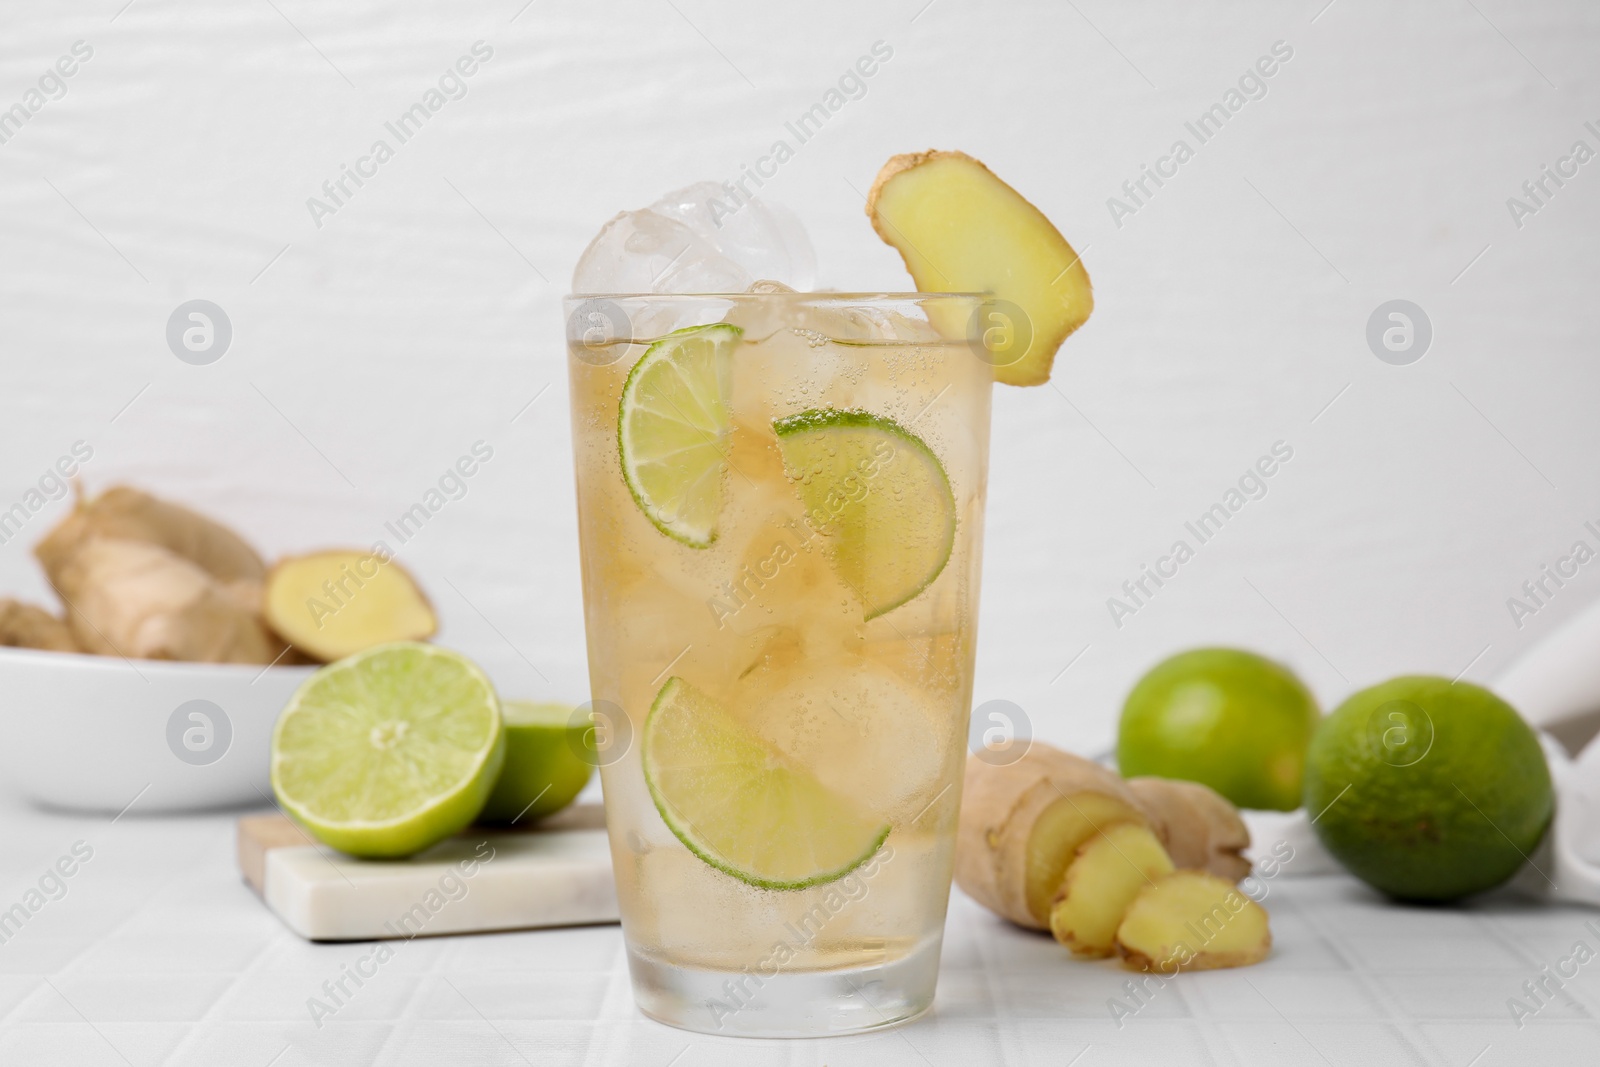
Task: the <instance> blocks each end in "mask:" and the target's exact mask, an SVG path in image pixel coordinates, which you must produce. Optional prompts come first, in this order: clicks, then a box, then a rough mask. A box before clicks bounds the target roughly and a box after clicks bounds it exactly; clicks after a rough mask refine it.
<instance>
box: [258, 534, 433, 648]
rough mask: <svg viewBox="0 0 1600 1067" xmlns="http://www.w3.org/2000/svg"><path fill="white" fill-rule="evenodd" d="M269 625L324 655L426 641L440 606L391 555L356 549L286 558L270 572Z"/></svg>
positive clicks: (266, 610)
mask: <svg viewBox="0 0 1600 1067" xmlns="http://www.w3.org/2000/svg"><path fill="white" fill-rule="evenodd" d="M262 610H263V614H264V615H265V617H266V620H267V623H268V625H270V626H271V627H272V628H273V630H275V631H276V632H277V634H278V636H280V637H282V638H283V639H284V640H285V641H288V642H289V643H290V644H291V645H293V646H294V647H295V648H297V649H299V650H300V651H302V652H304V653H306V654H308V655H310V656H314V657H316V658H317V659H321V660H336V659H343V658H344V657H345V656H349V655H352V654H354V653H356V652H360V651H361V650H363V649H366V648H371V647H372V646H373V645H379V644H384V643H386V642H389V641H420V640H422V639H424V638H427V637H431V636H433V634H434V633H435V632H436V631H437V630H438V628H439V622H438V619H437V618H436V617H435V615H434V613H433V607H432V606H431V605H430V604H429V603H428V599H427V598H426V597H425V596H423V595H422V590H421V589H419V588H418V587H417V583H416V582H414V581H412V579H411V576H410V575H409V574H407V573H406V571H405V569H404V568H402V567H401V566H400V564H399V563H397V562H396V561H395V560H394V559H392V558H391V557H389V556H388V555H387V554H383V553H374V552H361V551H355V550H334V551H328V552H317V553H314V554H312V555H309V556H298V557H295V558H291V559H285V560H282V561H281V562H279V563H278V564H277V565H276V566H274V567H273V568H272V571H271V572H270V573H269V574H268V575H267V582H266V588H265V595H264V597H263V604H262Z"/></svg>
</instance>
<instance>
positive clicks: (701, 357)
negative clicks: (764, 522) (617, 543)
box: [617, 322, 743, 548]
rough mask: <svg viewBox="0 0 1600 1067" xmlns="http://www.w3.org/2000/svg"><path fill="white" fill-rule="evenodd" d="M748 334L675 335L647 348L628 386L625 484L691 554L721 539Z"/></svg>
mask: <svg viewBox="0 0 1600 1067" xmlns="http://www.w3.org/2000/svg"><path fill="white" fill-rule="evenodd" d="M742 332H743V331H741V330H740V329H739V327H737V326H732V325H729V324H728V323H725V322H718V323H712V324H711V325H709V326H691V327H689V328H687V329H683V330H678V331H676V332H674V333H670V334H668V335H667V336H666V337H663V338H662V339H661V340H659V341H657V342H656V343H655V344H653V345H651V346H650V347H649V348H648V349H646V351H645V354H644V355H643V356H641V357H639V362H638V363H635V364H634V366H633V370H632V371H630V372H629V373H628V380H627V381H626V382H624V383H623V386H622V401H621V403H620V404H619V405H618V412H617V453H618V456H619V457H620V459H621V463H622V477H623V479H624V480H625V481H626V482H627V483H628V490H629V492H631V493H632V494H633V499H634V501H635V502H636V503H637V504H638V505H639V508H640V510H642V511H643V512H644V513H645V515H646V516H647V517H648V518H649V519H650V521H651V522H652V523H654V524H655V527H656V529H658V530H660V531H661V532H662V533H664V534H666V535H667V536H668V537H670V538H672V539H673V540H675V541H680V542H682V543H683V544H686V545H688V546H689V547H690V548H707V547H709V546H710V545H711V543H712V542H713V541H715V540H716V539H717V515H718V513H719V512H720V511H721V510H722V481H723V474H724V472H725V471H726V470H727V467H728V458H727V453H728V437H729V435H730V434H731V433H732V432H733V416H732V414H731V411H730V407H729V402H730V393H731V389H732V378H733V351H734V349H735V348H736V347H738V344H739V337H740V335H741V333H742Z"/></svg>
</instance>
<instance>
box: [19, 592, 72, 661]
mask: <svg viewBox="0 0 1600 1067" xmlns="http://www.w3.org/2000/svg"><path fill="white" fill-rule="evenodd" d="M0 647H3V648H37V649H43V650H45V651H47V652H81V651H83V650H82V649H81V648H79V647H78V642H77V641H76V640H75V639H74V638H73V636H72V630H71V629H70V628H69V627H68V626H67V624H66V623H65V622H63V621H61V620H60V619H58V618H57V617H56V616H54V615H52V614H50V613H49V612H48V611H46V610H44V609H43V608H41V607H39V606H38V605H36V604H24V603H23V602H22V601H20V600H12V599H11V598H10V597H0Z"/></svg>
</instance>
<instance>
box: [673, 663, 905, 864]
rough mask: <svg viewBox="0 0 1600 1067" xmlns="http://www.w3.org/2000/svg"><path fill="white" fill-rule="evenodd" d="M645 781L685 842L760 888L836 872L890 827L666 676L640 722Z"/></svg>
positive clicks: (866, 853)
mask: <svg viewBox="0 0 1600 1067" xmlns="http://www.w3.org/2000/svg"><path fill="white" fill-rule="evenodd" d="M641 754H642V758H643V760H644V778H645V783H646V784H647V785H648V786H649V787H650V796H651V798H652V799H654V800H655V804H656V810H657V811H659V812H661V818H662V819H664V820H665V821H666V824H667V826H668V828H669V829H671V830H672V832H673V833H674V834H676V835H677V836H678V840H680V841H682V842H683V843H684V844H685V845H686V846H688V848H689V851H691V852H693V853H694V854H695V855H696V856H699V857H700V858H701V859H702V860H704V861H705V862H706V863H709V864H710V865H711V866H713V867H715V868H717V869H718V870H720V871H722V872H724V873H726V874H730V875H732V876H733V877H735V878H737V879H739V881H741V882H745V883H747V884H749V885H753V886H758V887H760V888H762V889H804V888H806V887H808V886H814V885H821V884H823V883H825V882H831V881H834V880H835V879H837V878H842V877H844V876H845V875H847V874H849V873H850V872H851V871H853V870H855V869H856V868H857V867H859V866H861V864H863V863H865V862H866V861H867V860H868V859H870V858H871V856H872V854H873V853H874V852H876V851H877V850H878V846H879V845H881V844H883V840H884V838H886V837H888V836H889V826H888V824H887V823H884V822H882V821H880V820H877V819H873V818H871V817H869V816H868V815H866V814H865V813H864V812H862V811H860V810H859V809H858V808H857V807H856V806H853V805H852V804H851V803H850V802H849V801H848V800H846V799H845V798H844V797H842V796H840V795H839V794H838V793H835V792H833V791H832V790H829V789H828V788H826V787H825V786H823V785H822V784H821V783H820V782H818V781H817V780H816V779H815V778H814V777H812V776H811V775H810V774H807V773H806V772H805V771H804V770H802V769H800V768H799V767H796V766H794V765H793V764H791V763H789V762H788V761H786V760H785V759H784V758H783V757H782V756H780V755H779V754H778V753H777V752H775V751H774V750H773V749H771V748H769V747H767V746H766V745H764V744H762V743H761V741H760V740H759V739H758V738H756V737H755V735H754V734H752V733H751V732H750V731H749V730H748V729H747V728H746V727H745V726H744V724H743V723H741V722H739V720H738V719H736V718H735V717H734V716H733V715H732V714H730V713H729V712H728V710H727V709H726V708H723V707H722V706H720V705H719V704H718V703H717V702H716V701H714V700H712V699H711V698H710V697H708V696H706V695H705V694H704V693H701V692H700V691H698V690H696V689H695V688H694V687H693V686H691V685H689V683H687V682H685V681H684V680H683V679H681V678H676V677H674V678H669V679H667V684H666V685H663V686H662V687H661V691H660V692H659V693H657V694H656V700H655V703H654V704H653V705H652V706H651V708H650V714H649V716H648V717H647V718H646V719H645V723H644V740H643V743H642V750H641Z"/></svg>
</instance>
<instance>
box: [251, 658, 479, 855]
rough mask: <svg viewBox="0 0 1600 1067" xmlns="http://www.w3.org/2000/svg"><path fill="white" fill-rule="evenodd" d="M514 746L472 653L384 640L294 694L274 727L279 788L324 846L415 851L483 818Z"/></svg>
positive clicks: (389, 852) (371, 852)
mask: <svg viewBox="0 0 1600 1067" xmlns="http://www.w3.org/2000/svg"><path fill="white" fill-rule="evenodd" d="M505 753H506V742H505V730H504V727H503V726H502V724H501V719H500V701H499V698H498V697H496V695H495V691H494V686H493V685H491V684H490V682H489V679H488V678H487V677H486V676H485V675H484V673H483V672H482V671H481V670H479V669H478V667H477V666H476V665H475V664H474V663H472V661H471V660H469V659H467V658H466V657H465V656H462V655H460V654H458V653H455V652H451V651H449V650H447V649H443V648H438V647H436V646H433V645H423V644H415V643H411V642H401V643H397V644H389V645H379V646H378V647H376V648H372V649H368V650H367V651H365V652H358V653H356V654H355V655H353V656H350V657H348V658H347V659H342V660H340V661H339V662H337V663H332V664H329V665H328V666H326V667H323V668H322V669H321V670H319V671H317V672H316V673H315V674H313V675H312V676H311V677H310V678H308V679H306V681H305V683H304V684H303V685H301V686H300V688H299V689H298V690H297V691H296V692H295V694H294V696H292V697H291V698H290V699H289V703H288V705H287V706H286V707H285V708H284V709H283V712H282V713H281V714H280V715H279V716H278V722H277V725H276V727H274V729H273V732H272V789H273V792H275V793H276V794H277V795H278V800H279V802H280V803H281V804H282V805H283V806H284V808H285V809H286V810H287V811H288V812H289V814H290V815H292V816H294V818H295V819H296V820H297V821H299V822H300V823H301V824H302V825H304V826H305V827H306V828H307V829H308V830H310V831H311V832H312V833H313V834H314V835H316V837H317V838H318V839H319V840H321V841H322V842H324V843H325V844H328V845H332V846H333V847H334V848H337V849H339V850H341V851H343V852H348V853H350V854H351V855H354V856H365V857H373V858H378V857H396V856H409V855H411V854H412V853H414V852H418V851H420V850H422V849H424V848H427V847H428V846H430V845H433V844H436V843H437V842H439V841H442V840H443V839H444V838H446V837H449V836H450V835H451V834H453V833H455V832H456V831H457V830H460V829H461V828H463V827H464V826H466V825H467V824H468V823H470V822H471V821H472V820H473V819H474V818H476V817H477V815H478V812H479V810H480V809H481V808H482V807H483V804H484V801H485V800H486V799H487V798H488V796H489V791H490V790H491V789H492V788H493V787H494V784H495V779H496V778H497V777H498V776H499V774H500V768H501V765H502V764H503V763H504V761H505Z"/></svg>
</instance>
